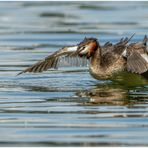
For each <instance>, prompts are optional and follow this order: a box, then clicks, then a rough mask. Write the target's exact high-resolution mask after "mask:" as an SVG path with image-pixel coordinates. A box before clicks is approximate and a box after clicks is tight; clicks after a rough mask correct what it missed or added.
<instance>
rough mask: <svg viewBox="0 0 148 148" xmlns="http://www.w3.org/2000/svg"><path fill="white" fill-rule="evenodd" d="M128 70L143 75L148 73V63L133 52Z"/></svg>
mask: <svg viewBox="0 0 148 148" xmlns="http://www.w3.org/2000/svg"><path fill="white" fill-rule="evenodd" d="M127 70H128V71H131V72H133V73H138V74H142V73H145V72H146V71H148V62H147V61H146V60H145V59H144V58H143V57H142V56H141V55H140V53H138V52H136V51H135V52H133V53H132V54H131V55H130V56H128V57H127Z"/></svg>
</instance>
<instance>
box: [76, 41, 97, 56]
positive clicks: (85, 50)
mask: <svg viewBox="0 0 148 148" xmlns="http://www.w3.org/2000/svg"><path fill="white" fill-rule="evenodd" d="M98 46H99V45H98V42H97V39H95V38H85V39H84V40H83V41H82V42H81V43H79V44H78V49H77V53H78V55H79V56H80V57H82V56H85V57H87V58H88V59H89V58H90V57H91V56H92V55H93V54H94V53H95V51H96V50H97V48H98Z"/></svg>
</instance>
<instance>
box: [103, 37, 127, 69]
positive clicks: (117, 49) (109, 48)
mask: <svg viewBox="0 0 148 148" xmlns="http://www.w3.org/2000/svg"><path fill="white" fill-rule="evenodd" d="M128 42H129V39H128V38H125V39H124V38H122V39H121V40H120V41H119V42H118V43H116V44H115V45H113V44H112V43H110V42H107V43H105V44H104V46H102V61H101V65H102V66H106V67H107V66H109V65H111V64H113V63H115V62H116V61H117V60H118V59H119V58H120V57H121V56H122V53H123V51H124V50H125V48H126V44H127V43H128Z"/></svg>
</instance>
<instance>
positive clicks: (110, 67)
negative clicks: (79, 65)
mask: <svg viewBox="0 0 148 148" xmlns="http://www.w3.org/2000/svg"><path fill="white" fill-rule="evenodd" d="M133 36H134V34H133V35H132V36H131V38H132V37H133ZM131 38H129V39H128V38H122V39H121V40H120V41H119V42H118V43H116V44H112V43H110V42H106V43H105V44H104V45H103V46H101V45H100V44H99V42H98V40H97V39H95V38H85V39H84V40H83V41H82V42H80V43H79V44H77V45H75V46H68V47H64V48H62V49H60V50H58V51H56V52H55V53H53V54H51V55H49V56H48V57H47V58H45V59H44V60H42V61H39V62H38V63H36V64H34V65H33V66H31V67H29V68H27V69H25V70H24V71H22V72H20V73H19V74H22V73H25V72H42V71H46V70H47V69H50V68H57V63H58V61H59V58H60V57H61V56H80V58H81V57H86V58H87V59H90V67H89V69H90V70H89V71H90V73H91V75H92V76H93V77H94V78H96V79H109V78H111V77H112V76H113V75H114V74H116V73H118V72H121V71H124V70H126V71H129V72H131V73H137V74H141V75H147V73H148V72H147V71H148V50H147V45H146V42H147V36H145V37H144V39H143V41H142V42H138V43H131V44H129V41H130V39H131Z"/></svg>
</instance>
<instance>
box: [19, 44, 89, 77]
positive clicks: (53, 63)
mask: <svg viewBox="0 0 148 148" xmlns="http://www.w3.org/2000/svg"><path fill="white" fill-rule="evenodd" d="M76 51H77V46H69V47H64V48H62V49H60V50H58V51H56V52H54V53H53V54H51V55H49V56H48V57H46V58H45V59H43V60H41V61H39V62H37V63H35V64H34V65H32V66H30V67H29V68H27V69H25V70H23V71H21V72H20V73H19V74H18V75H20V74H22V73H25V72H33V73H36V72H43V71H47V70H48V69H50V68H54V69H56V68H58V65H59V62H60V61H61V59H62V58H61V57H69V58H71V59H73V60H75V61H76V59H77V58H78V56H77V55H76V54H74V53H76ZM73 57H76V58H75V59H74V58H73ZM69 58H67V60H69ZM82 60H83V59H82ZM82 60H81V64H83V65H84V63H85V64H86V60H85V61H82ZM63 62H65V61H63ZM67 62H69V61H67ZM76 62H78V61H76ZM76 62H75V63H76ZM60 64H61V63H60Z"/></svg>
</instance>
